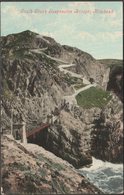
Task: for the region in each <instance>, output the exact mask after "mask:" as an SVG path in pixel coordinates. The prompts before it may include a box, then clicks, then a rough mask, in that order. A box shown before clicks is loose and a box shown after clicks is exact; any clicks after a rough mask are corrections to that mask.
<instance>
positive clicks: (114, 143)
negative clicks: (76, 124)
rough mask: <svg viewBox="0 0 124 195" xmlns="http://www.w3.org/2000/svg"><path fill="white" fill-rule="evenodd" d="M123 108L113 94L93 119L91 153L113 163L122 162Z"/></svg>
mask: <svg viewBox="0 0 124 195" xmlns="http://www.w3.org/2000/svg"><path fill="white" fill-rule="evenodd" d="M122 121H123V110H122V103H121V101H120V100H119V99H118V98H117V97H116V96H113V98H112V100H111V101H110V102H109V103H108V105H107V106H106V107H105V108H104V110H102V112H101V116H100V118H99V119H97V120H95V121H94V123H95V126H94V130H93V131H92V135H93V139H92V146H91V148H92V154H93V156H95V157H96V158H99V159H102V160H106V161H110V162H113V163H122V162H123V122H122Z"/></svg>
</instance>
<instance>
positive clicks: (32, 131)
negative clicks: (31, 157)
mask: <svg viewBox="0 0 124 195" xmlns="http://www.w3.org/2000/svg"><path fill="white" fill-rule="evenodd" d="M49 126H50V125H49V124H44V123H43V124H41V126H39V127H37V128H35V129H33V130H31V131H29V132H27V135H26V136H27V138H29V137H30V136H32V135H35V134H36V133H38V132H39V131H42V130H44V129H45V128H48V127H49Z"/></svg>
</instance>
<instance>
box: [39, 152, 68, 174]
mask: <svg viewBox="0 0 124 195" xmlns="http://www.w3.org/2000/svg"><path fill="white" fill-rule="evenodd" d="M37 157H38V159H39V160H41V161H44V162H46V164H47V165H48V166H49V167H51V168H52V169H54V170H57V171H61V170H64V165H61V164H59V163H54V162H51V161H50V160H49V159H47V158H45V157H44V156H43V155H41V154H39V155H38V156H37Z"/></svg>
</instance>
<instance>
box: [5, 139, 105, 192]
mask: <svg viewBox="0 0 124 195" xmlns="http://www.w3.org/2000/svg"><path fill="white" fill-rule="evenodd" d="M1 147H2V159H1V162H2V165H1V174H2V188H3V192H4V194H6V195H7V194H11V193H12V194H18V193H19V194H20V193H21V194H23V193H25V194H26V193H28V194H32V193H34V194H38V193H39V194H51V193H52V194H59V193H61V194H68V193H69V194H73V193H75V194H77V193H78V194H79V193H81V194H102V192H100V190H98V189H97V188H96V187H95V186H93V185H92V184H90V183H89V182H88V181H87V180H86V179H85V178H84V177H83V176H81V175H79V174H78V173H77V172H76V171H75V169H74V168H73V167H72V166H71V165H70V164H69V163H67V162H65V161H63V160H62V159H60V158H58V157H56V156H55V155H53V154H52V153H50V152H47V151H46V150H44V149H43V148H42V147H39V146H37V145H33V144H29V145H27V146H25V145H21V144H19V143H17V142H16V141H15V140H12V139H11V138H10V137H7V136H3V137H2V145H1Z"/></svg>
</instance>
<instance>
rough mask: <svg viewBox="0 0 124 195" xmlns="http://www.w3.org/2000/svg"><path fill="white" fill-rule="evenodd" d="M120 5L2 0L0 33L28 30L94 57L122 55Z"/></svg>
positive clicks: (119, 2)
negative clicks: (12, 0) (5, 0)
mask: <svg viewBox="0 0 124 195" xmlns="http://www.w3.org/2000/svg"><path fill="white" fill-rule="evenodd" d="M122 9H123V5H122V2H121V1H116V2H114V1H113V2H112V1H110V2H109V1H108V2H101V1H99V2H95V1H89V2H88V1H86V2H84V1H82V2H81V1H80V2H78V1H67V2H64V1H63V2H55V1H53V2H36V1H35V2H2V3H1V35H2V36H5V35H8V34H12V33H18V32H22V31H25V30H31V31H34V32H37V33H39V34H41V35H45V36H50V37H52V38H54V39H55V40H56V41H57V42H59V43H60V44H62V45H70V46H73V47H77V48H79V49H81V50H83V51H85V52H88V53H90V54H91V55H92V56H93V57H95V58H97V59H102V58H107V59H108V58H111V59H122V58H123V57H122V56H123V55H122V53H123V25H122V24H123V21H122V20H123V10H122Z"/></svg>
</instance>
